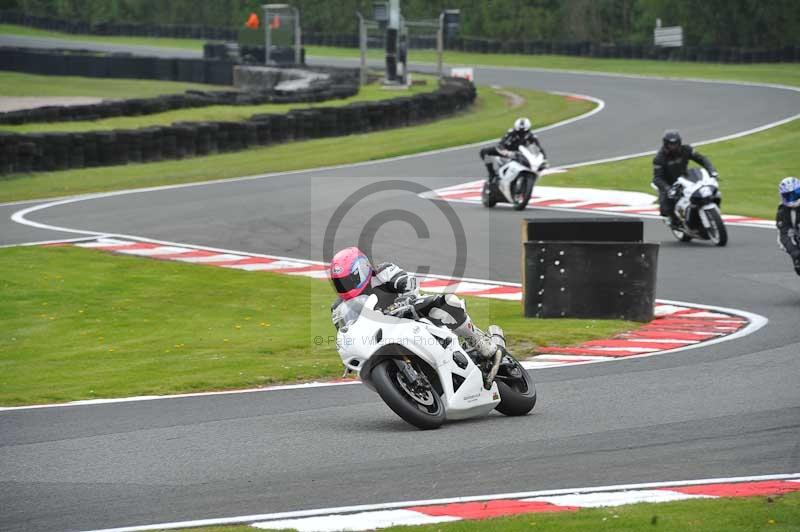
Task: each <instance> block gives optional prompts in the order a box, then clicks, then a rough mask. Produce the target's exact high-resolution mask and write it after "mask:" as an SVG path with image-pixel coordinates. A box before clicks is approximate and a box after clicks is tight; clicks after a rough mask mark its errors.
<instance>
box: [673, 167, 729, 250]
mask: <svg viewBox="0 0 800 532" xmlns="http://www.w3.org/2000/svg"><path fill="white" fill-rule="evenodd" d="M671 193H672V194H674V195H675V196H676V197H677V198H678V201H677V202H676V203H675V216H676V218H677V219H678V220H679V221H680V224H679V225H678V226H677V227H671V228H670V231H672V234H673V236H674V237H675V238H677V239H678V240H680V241H681V242H689V241H690V240H692V239H693V238H698V239H701V240H710V241H711V242H713V243H714V244H715V245H717V246H724V245H725V244H727V243H728V230H727V229H726V228H725V223H724V222H723V221H722V214H721V213H720V210H719V205H720V202H721V201H722V196H721V194H720V191H719V182H718V181H717V180H716V179H715V178H713V177H711V176H710V175H709V173H708V172H707V171H706V169H705V168H690V169H689V171H687V172H686V175H685V176H681V177H679V178H678V180H677V181H676V182H675V184H674V185H672V192H671Z"/></svg>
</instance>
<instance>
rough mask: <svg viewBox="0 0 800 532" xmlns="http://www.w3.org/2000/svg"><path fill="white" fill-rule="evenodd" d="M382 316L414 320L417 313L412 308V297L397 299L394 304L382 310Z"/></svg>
mask: <svg viewBox="0 0 800 532" xmlns="http://www.w3.org/2000/svg"><path fill="white" fill-rule="evenodd" d="M383 313H384V314H387V315H389V316H394V317H395V318H414V319H416V318H417V317H418V316H417V311H416V309H415V308H414V298H413V297H398V298H397V299H395V301H394V303H392V304H391V305H389V306H388V307H386V308H385V309H384V310H383Z"/></svg>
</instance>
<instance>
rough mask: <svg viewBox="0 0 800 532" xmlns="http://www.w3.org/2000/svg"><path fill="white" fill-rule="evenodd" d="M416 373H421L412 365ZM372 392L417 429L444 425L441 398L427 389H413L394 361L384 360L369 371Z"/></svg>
mask: <svg viewBox="0 0 800 532" xmlns="http://www.w3.org/2000/svg"><path fill="white" fill-rule="evenodd" d="M412 366H414V369H415V370H416V371H417V372H418V373H422V370H421V369H420V368H419V367H416V364H415V363H412ZM372 382H373V384H374V385H375V390H376V391H377V392H378V395H380V396H381V399H383V402H384V403H386V404H387V405H388V406H389V408H391V409H392V411H393V412H394V413H395V414H397V415H398V416H400V417H401V418H403V419H404V420H405V421H407V422H408V423H410V424H412V425H414V426H415V427H417V428H418V429H422V430H430V429H435V428H438V427H440V426H441V425H442V423H444V420H445V412H444V405H443V404H442V398H441V397H439V394H438V393H436V390H434V389H433V388H432V387H431V386H426V387H425V388H424V389H418V388H416V389H415V388H414V387H413V386H412V385H411V383H409V382H408V381H407V379H406V377H405V375H404V374H403V372H402V371H400V368H398V367H397V363H395V361H394V360H392V359H390V358H387V359H386V360H384V361H382V362H380V363H379V364H378V365H377V366H375V368H374V369H373V370H372Z"/></svg>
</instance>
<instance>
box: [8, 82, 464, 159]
mask: <svg viewBox="0 0 800 532" xmlns="http://www.w3.org/2000/svg"><path fill="white" fill-rule="evenodd" d="M476 95H477V93H476V90H475V86H474V85H473V84H472V83H471V82H469V81H467V80H464V79H460V78H443V79H442V80H441V83H440V87H439V89H437V90H436V91H434V92H432V93H427V94H418V95H415V96H410V97H401V98H397V99H393V100H387V101H378V102H355V103H351V104H349V105H345V106H341V107H315V108H311V109H292V110H291V111H289V112H288V113H286V114H257V115H253V116H251V117H250V118H249V119H248V120H245V121H242V122H176V123H173V124H171V125H169V126H153V127H145V128H140V129H130V130H125V129H121V130H113V131H89V132H82V133H31V134H17V133H3V132H0V174H25V173H31V172H51V171H57V170H66V169H70V168H92V167H97V166H113V165H122V164H128V163H139V162H142V163H144V162H156V161H163V160H172V159H184V158H188V157H195V156H203V155H211V154H215V153H226V152H232V151H239V150H243V149H247V148H250V147H254V146H266V145H271V144H278V143H282V142H288V141H292V140H301V139H303V140H304V139H315V138H323V137H333V136H342V135H350V134H355V133H368V132H371V131H380V130H384V129H390V128H396V127H402V126H406V125H410V124H417V123H423V122H428V121H432V120H435V119H437V118H441V117H444V116H447V115H452V114H453V113H456V112H459V111H462V110H464V109H466V108H467V107H468V106H469V105H470V104H471V103H472V102H474V100H475V97H476Z"/></svg>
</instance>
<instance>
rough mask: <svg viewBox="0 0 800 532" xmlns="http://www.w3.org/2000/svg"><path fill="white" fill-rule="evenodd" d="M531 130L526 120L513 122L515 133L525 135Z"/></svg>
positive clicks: (520, 119)
mask: <svg viewBox="0 0 800 532" xmlns="http://www.w3.org/2000/svg"><path fill="white" fill-rule="evenodd" d="M530 130H531V121H530V120H529V119H528V118H525V117H521V118H517V119H516V120H515V121H514V131H516V132H517V133H527V132H529V131H530Z"/></svg>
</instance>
